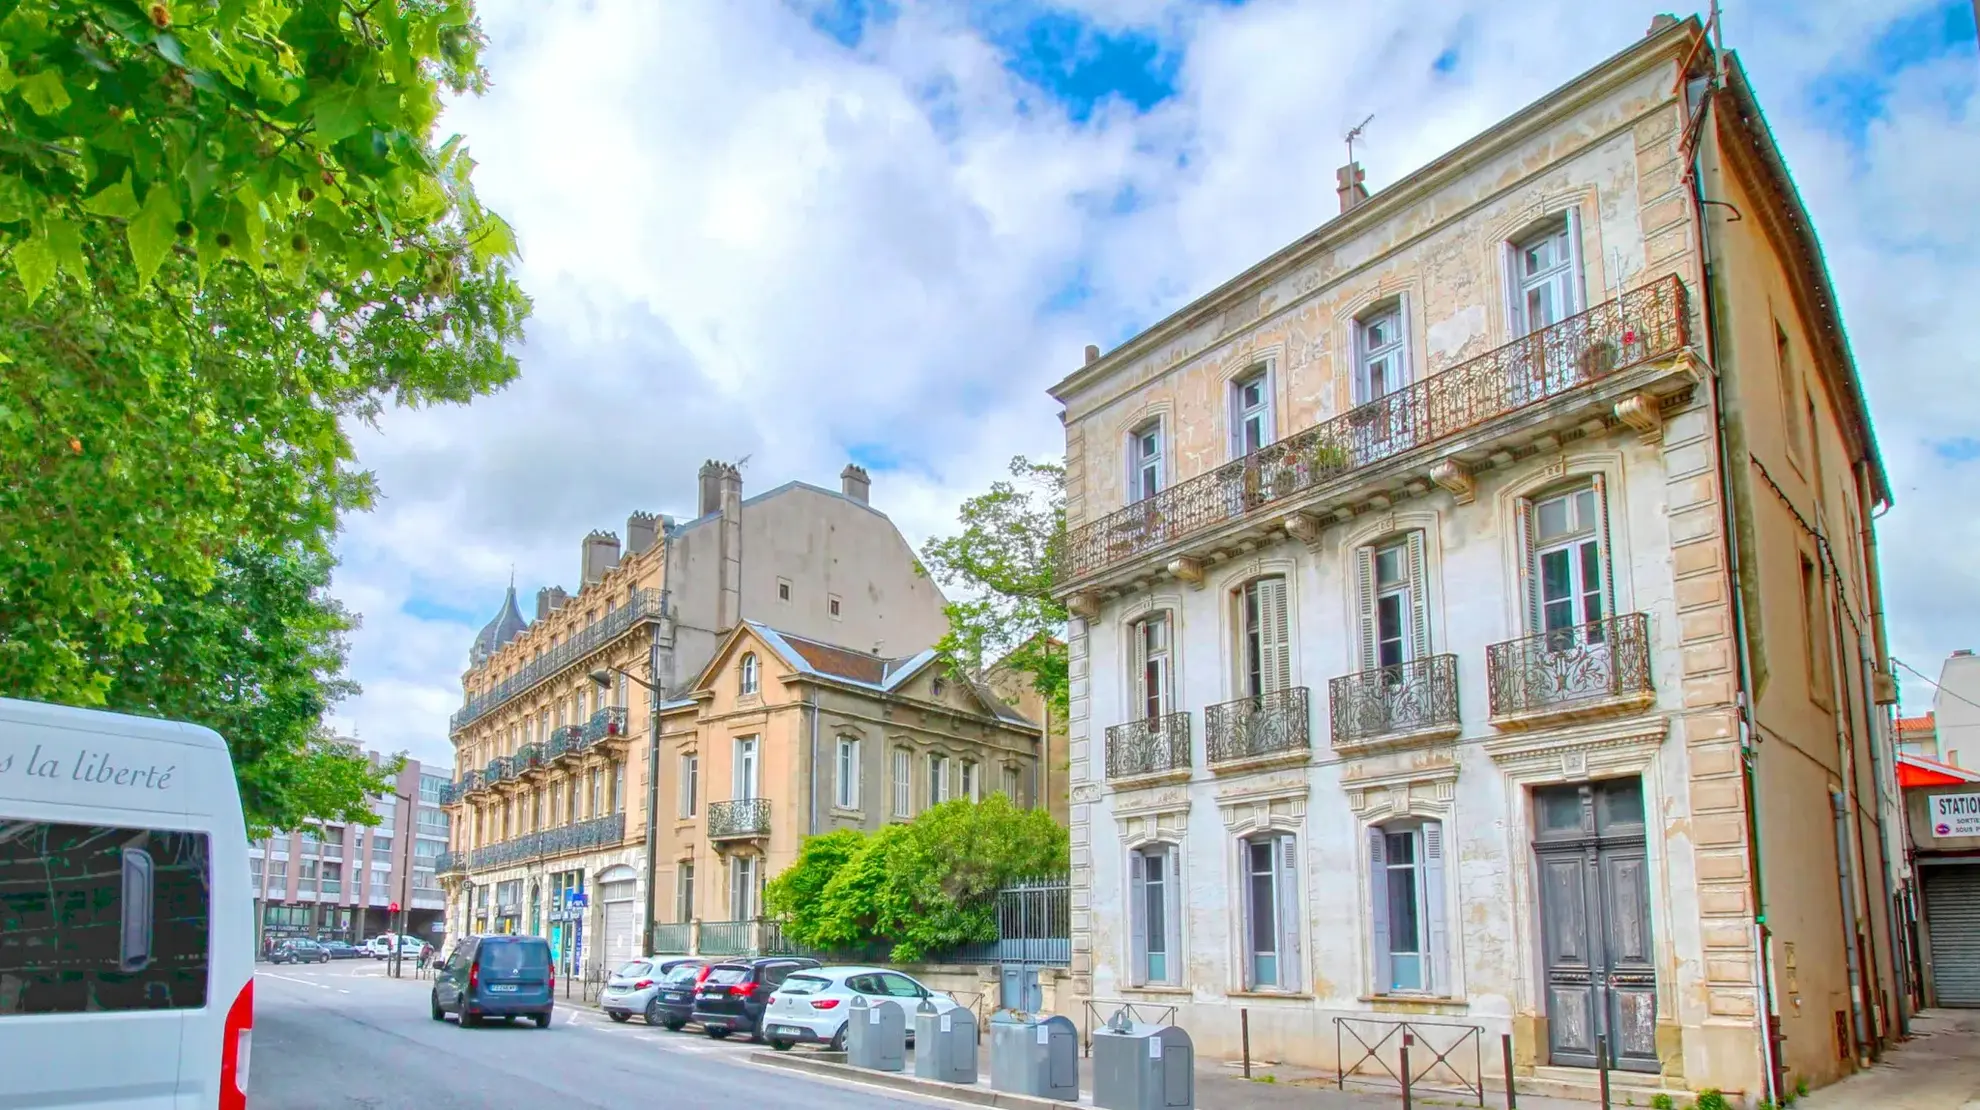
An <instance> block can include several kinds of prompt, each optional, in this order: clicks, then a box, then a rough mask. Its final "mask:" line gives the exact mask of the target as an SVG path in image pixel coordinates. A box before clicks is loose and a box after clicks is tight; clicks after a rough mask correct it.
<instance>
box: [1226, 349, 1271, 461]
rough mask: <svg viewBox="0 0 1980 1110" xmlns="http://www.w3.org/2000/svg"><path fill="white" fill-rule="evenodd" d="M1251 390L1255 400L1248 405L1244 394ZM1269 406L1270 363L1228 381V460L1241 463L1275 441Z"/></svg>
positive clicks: (1252, 368)
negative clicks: (1229, 433) (1229, 438)
mask: <svg viewBox="0 0 1980 1110" xmlns="http://www.w3.org/2000/svg"><path fill="white" fill-rule="evenodd" d="M1254 386H1255V387H1256V388H1257V390H1258V397H1257V399H1256V400H1250V401H1247V400H1246V398H1245V394H1246V393H1248V392H1250V390H1251V389H1252V388H1253V387H1254ZM1272 402H1273V397H1272V367H1271V365H1270V364H1269V363H1259V364H1258V365H1256V366H1253V367H1251V368H1249V369H1247V370H1246V371H1245V372H1244V373H1242V374H1239V375H1238V376H1237V377H1235V378H1232V379H1231V395H1230V414H1231V419H1230V428H1231V458H1233V459H1241V458H1243V457H1245V456H1246V455H1249V454H1251V453H1252V452H1253V451H1258V450H1262V449H1264V448H1265V447H1268V446H1270V445H1271V444H1272V443H1273V441H1275V440H1276V439H1277V438H1278V436H1277V435H1276V434H1275V433H1276V431H1277V427H1278V425H1277V421H1276V420H1275V419H1274V417H1275V413H1274V412H1273V408H1274V406H1273V403H1272Z"/></svg>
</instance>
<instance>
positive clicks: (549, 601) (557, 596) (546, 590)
mask: <svg viewBox="0 0 1980 1110" xmlns="http://www.w3.org/2000/svg"><path fill="white" fill-rule="evenodd" d="M570 599H571V595H569V594H567V593H565V592H564V588H563V587H562V586H545V587H543V588H542V589H540V590H538V591H536V619H537V620H542V619H543V618H544V617H547V616H549V615H550V614H552V613H554V612H556V611H557V610H559V609H562V608H563V607H564V602H566V601H569V600H570Z"/></svg>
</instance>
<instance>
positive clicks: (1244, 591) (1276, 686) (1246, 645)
mask: <svg viewBox="0 0 1980 1110" xmlns="http://www.w3.org/2000/svg"><path fill="white" fill-rule="evenodd" d="M1237 608H1238V614H1237V616H1238V621H1237V625H1238V635H1239V638H1240V642H1239V655H1240V658H1239V661H1238V665H1239V675H1238V677H1239V685H1240V687H1241V688H1242V689H1243V691H1244V693H1245V695H1246V696H1248V697H1254V698H1255V697H1262V696H1263V695H1265V694H1270V693H1272V692H1274V691H1277V690H1283V689H1285V688H1286V687H1288V686H1291V685H1292V651H1291V643H1290V630H1289V628H1288V620H1287V615H1286V580H1285V579H1284V578H1282V577H1277V576H1274V577H1271V578H1258V579H1254V580H1252V581H1250V582H1247V583H1245V584H1244V585H1243V586H1242V587H1241V588H1239V590H1238V591H1237Z"/></svg>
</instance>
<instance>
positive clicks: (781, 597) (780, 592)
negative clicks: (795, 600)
mask: <svg viewBox="0 0 1980 1110" xmlns="http://www.w3.org/2000/svg"><path fill="white" fill-rule="evenodd" d="M790 599H791V583H790V580H789V579H786V578H779V579H777V600H778V601H789V600H790Z"/></svg>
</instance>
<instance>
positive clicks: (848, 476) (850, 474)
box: [839, 463, 873, 505]
mask: <svg viewBox="0 0 1980 1110" xmlns="http://www.w3.org/2000/svg"><path fill="white" fill-rule="evenodd" d="M839 487H840V488H841V489H843V490H844V491H845V494H846V496H847V497H850V498H852V499H853V500H854V501H857V502H859V503H860V504H862V505H864V504H866V503H867V500H866V495H867V491H869V490H871V489H872V488H873V479H871V478H869V477H867V476H866V468H865V467H863V466H860V465H858V464H856V463H847V464H846V468H845V469H844V470H841V471H839Z"/></svg>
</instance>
